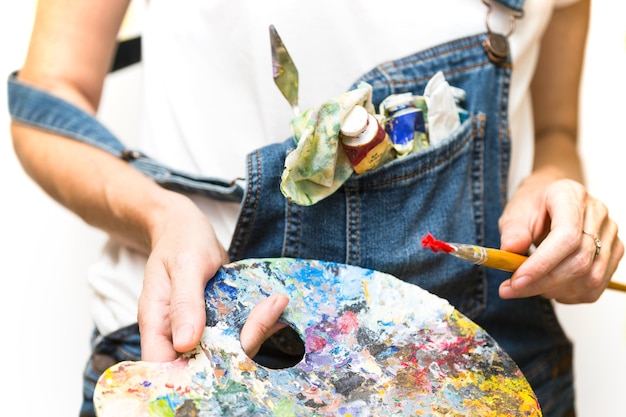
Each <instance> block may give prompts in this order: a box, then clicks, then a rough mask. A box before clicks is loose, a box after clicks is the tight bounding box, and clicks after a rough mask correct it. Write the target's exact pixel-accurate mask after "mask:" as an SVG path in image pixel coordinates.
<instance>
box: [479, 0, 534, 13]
mask: <svg viewBox="0 0 626 417" xmlns="http://www.w3.org/2000/svg"><path fill="white" fill-rule="evenodd" d="M483 1H485V2H487V3H493V2H498V3H500V4H501V5H502V6H504V7H507V8H509V9H512V10H514V11H516V12H518V13H523V11H524V0H483Z"/></svg>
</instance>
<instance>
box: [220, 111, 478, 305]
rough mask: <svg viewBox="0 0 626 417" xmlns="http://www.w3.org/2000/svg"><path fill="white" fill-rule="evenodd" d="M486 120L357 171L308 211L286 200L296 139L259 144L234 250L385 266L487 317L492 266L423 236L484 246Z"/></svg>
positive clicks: (235, 253) (239, 254) (475, 120)
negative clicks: (283, 176)
mask: <svg viewBox="0 0 626 417" xmlns="http://www.w3.org/2000/svg"><path fill="white" fill-rule="evenodd" d="M484 124H485V115H484V114H474V115H471V117H469V118H468V119H467V120H466V121H465V122H464V123H463V124H462V125H461V126H460V127H459V128H458V129H456V130H455V131H454V132H452V134H451V135H450V136H449V137H448V138H446V139H444V140H443V141H442V142H441V143H440V144H438V145H437V146H433V147H432V148H427V149H424V150H422V151H420V152H416V153H414V154H410V155H408V156H406V157H404V158H400V159H397V160H394V161H392V162H390V163H387V164H385V165H383V166H381V167H379V168H377V169H374V170H372V171H370V172H367V173H365V174H361V175H356V174H355V175H353V176H352V177H351V178H350V179H349V180H348V181H346V183H345V184H344V185H343V186H342V187H341V188H340V189H339V190H338V191H337V192H335V193H334V194H333V195H331V196H330V197H328V198H326V199H324V200H322V201H321V202H319V203H317V204H315V205H313V206H307V207H304V206H300V205H297V204H294V203H292V202H289V201H288V200H287V199H285V198H284V197H282V196H280V197H277V196H276V195H277V194H280V193H278V192H277V189H276V188H277V181H276V180H277V179H279V178H280V172H281V170H282V164H281V162H280V161H283V162H284V156H285V155H286V153H287V152H288V151H289V147H290V146H291V145H290V143H289V141H287V142H284V143H283V144H280V145H276V144H275V145H269V146H267V147H264V148H261V149H259V150H258V151H257V152H255V153H253V154H251V155H250V157H249V168H250V169H249V173H248V176H249V177H248V189H247V190H246V193H245V195H244V203H243V205H242V209H241V213H240V219H239V222H238V229H237V231H236V234H235V236H234V238H233V244H232V245H231V256H233V257H234V259H242V258H246V257H268V256H269V257H272V256H274V257H291V258H307V259H318V260H324V261H333V262H340V263H346V264H350V265H358V266H362V267H365V268H370V269H375V270H378V271H382V272H387V273H390V274H392V275H394V276H396V277H398V278H400V279H403V280H405V281H408V282H411V283H414V284H416V285H419V286H420V287H422V288H424V289H426V290H428V291H431V292H433V293H435V294H437V295H438V296H440V297H443V298H446V299H448V300H449V301H450V303H451V304H452V305H453V306H455V307H456V308H457V309H459V310H460V311H462V312H463V313H464V314H466V315H467V316H468V317H473V316H476V315H478V314H479V313H480V312H481V311H482V310H483V308H484V303H485V302H486V300H485V291H486V290H485V285H486V284H485V274H484V272H483V270H482V269H481V268H478V267H475V266H473V265H471V264H469V263H467V262H464V261H460V260H458V259H455V258H453V257H448V256H442V255H440V254H433V253H432V252H431V251H429V250H427V249H424V248H422V246H421V239H422V237H423V236H424V235H425V234H426V233H427V232H431V233H433V234H435V235H436V236H440V237H441V238H444V239H448V240H451V241H458V242H477V239H478V236H480V233H477V231H476V225H477V224H481V223H482V222H480V221H476V220H477V218H479V217H481V216H483V212H484V210H483V199H482V198H481V192H480V191H481V189H482V184H481V181H482V171H483V160H484V158H483V156H482V152H483V149H484ZM281 156H282V158H281ZM322 235H323V236H324V238H323V239H320V236H322ZM478 243H482V242H478ZM235 248H237V249H236V250H234V249H235ZM459 289H462V291H459Z"/></svg>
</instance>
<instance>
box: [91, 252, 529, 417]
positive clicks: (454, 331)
mask: <svg viewBox="0 0 626 417" xmlns="http://www.w3.org/2000/svg"><path fill="white" fill-rule="evenodd" d="M279 292H280V293H284V294H286V295H288V296H289V298H290V300H291V301H290V303H289V305H288V307H287V309H286V310H285V312H284V314H283V318H284V320H285V321H286V322H287V323H289V324H290V325H291V326H292V327H293V328H294V329H295V330H296V331H297V332H298V333H299V335H300V336H301V338H302V339H303V340H304V341H305V355H304V357H303V359H302V361H301V362H300V363H298V364H296V365H295V366H293V367H290V368H285V369H268V368H266V367H263V366H261V365H259V364H257V363H256V362H255V361H253V360H252V359H250V358H248V356H247V355H246V354H245V353H244V351H243V349H242V348H241V345H240V342H239V332H240V330H241V327H242V325H243V323H244V322H245V319H246V318H247V316H248V314H249V312H250V310H251V309H252V308H253V307H254V305H256V303H258V302H259V301H260V300H261V299H263V298H264V297H267V296H268V295H270V294H272V293H279ZM205 298H206V306H207V307H206V308H207V327H206V329H205V332H204V335H203V338H202V341H201V343H200V344H199V345H198V346H197V348H196V349H195V350H193V351H191V352H188V353H186V354H184V355H182V356H181V357H180V358H179V359H177V360H175V361H173V362H168V363H147V362H123V363H120V364H117V365H114V366H113V367H111V368H110V369H108V370H107V371H106V372H105V373H104V374H103V375H102V376H101V378H100V380H99V381H98V385H97V388H96V392H95V396H94V400H95V404H96V411H97V414H98V417H119V416H122V415H123V416H126V417H139V416H167V417H170V416H171V417H175V416H179V417H180V416H198V417H205V416H260V415H266V416H346V417H347V416H387V415H429V416H437V415H464V416H496V415H497V416H503V415H505V416H540V415H541V411H540V409H539V406H538V404H537V400H536V397H535V395H534V393H533V391H532V389H531V388H530V386H529V385H528V382H527V381H526V379H525V378H524V376H523V375H522V373H521V372H520V370H519V369H518V367H517V365H516V364H515V363H514V362H513V361H512V360H511V358H510V357H509V356H508V355H507V354H506V353H505V352H504V351H502V350H501V349H500V348H499V346H498V345H497V343H496V342H495V341H494V340H493V339H492V338H491V337H490V336H489V335H488V334H487V333H486V332H485V331H484V330H483V329H481V328H480V327H479V326H477V325H476V324H474V323H473V322H472V321H470V320H469V319H467V318H466V317H464V316H463V315H462V314H461V313H459V312H458V311H456V310H455V309H454V308H453V307H452V306H451V305H450V304H449V303H448V302H447V301H445V300H443V299H441V298H439V297H436V296H434V295H432V294H430V293H428V292H426V291H424V290H422V289H420V288H419V287H417V286H414V285H411V284H407V283H405V282H402V281H400V280H398V279H397V278H395V277H393V276H391V275H388V274H384V273H381V272H377V271H372V270H368V269H363V268H359V267H355V266H349V265H343V264H336V263H327V262H321V261H311V260H301V259H287V258H280V259H251V260H246V261H241V262H236V263H232V264H229V265H226V266H224V267H223V268H222V269H221V270H220V271H219V272H218V273H217V275H216V276H215V277H214V278H213V279H212V280H211V281H210V282H209V284H208V285H207V288H206V292H205Z"/></svg>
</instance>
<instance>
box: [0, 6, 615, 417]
mask: <svg viewBox="0 0 626 417" xmlns="http://www.w3.org/2000/svg"><path fill="white" fill-rule="evenodd" d="M34 5H35V1H32V0H31V1H27V0H21V1H15V2H8V1H6V2H3V3H2V4H0V52H1V55H0V77H5V76H6V75H8V74H9V72H10V71H12V70H14V69H17V68H19V66H20V65H21V62H22V60H23V58H24V53H25V50H26V45H27V42H28V38H29V34H30V28H31V25H32V15H33V9H34ZM564 43H565V40H564ZM564 47H566V46H565V45H564ZM625 76H626V3H624V2H621V1H620V2H599V1H598V2H595V3H594V5H593V15H592V27H591V33H590V39H589V49H588V59H587V65H586V75H585V84H584V87H583V98H584V103H583V107H582V111H583V120H582V125H581V131H582V137H581V144H580V146H581V151H582V153H583V154H584V155H585V158H586V170H587V179H588V185H589V188H590V189H591V191H592V193H594V194H595V195H597V196H599V197H601V198H602V199H603V200H604V201H605V202H606V203H607V204H608V205H609V207H610V209H611V214H612V216H613V217H614V218H615V219H616V220H617V221H618V223H619V224H620V225H622V226H623V227H626V226H624V225H626V201H624V197H623V193H624V185H623V181H624V179H625V178H626V163H625V161H626V137H625V135H624V128H623V127H622V123H624V114H625V113H626V105H625V104H624V103H625V101H626V78H625ZM140 77H141V70H140V67H138V66H136V67H134V68H131V69H128V70H124V71H121V72H120V73H117V74H115V75H113V76H111V77H110V79H109V80H108V82H107V92H106V94H105V97H104V102H103V106H102V110H101V117H102V118H103V119H104V120H105V121H106V122H108V123H109V124H111V125H112V127H113V131H114V132H115V133H117V134H119V135H121V136H123V137H125V138H132V137H133V136H134V135H135V125H134V124H133V122H132V121H133V119H134V118H135V116H136V108H137V106H136V105H137V103H136V101H135V100H136V97H137V94H138V93H139V86H138V83H139V81H140ZM8 122H9V120H8V111H7V109H6V84H5V83H4V81H2V82H0V190H1V191H0V192H1V193H2V197H1V199H0V201H1V203H0V210H1V211H0V214H1V215H0V267H1V268H2V269H1V271H2V273H1V278H0V332H1V336H0V358H1V359H2V360H3V362H4V363H3V365H2V367H0V370H1V371H0V381H1V382H0V387H1V388H0V398H2V404H3V406H4V409H5V410H12V409H13V410H15V409H20V410H22V411H23V413H24V414H25V415H28V414H34V413H35V412H37V413H38V414H40V415H41V414H43V415H46V416H48V417H56V416H72V415H78V409H79V405H80V401H81V390H82V385H81V374H82V368H83V366H84V363H85V361H86V359H87V357H88V353H89V335H90V332H91V320H90V317H89V316H90V309H89V288H88V286H87V284H86V282H85V272H86V269H87V268H88V265H89V264H90V263H91V261H92V260H93V259H94V258H95V257H96V254H97V253H98V250H99V247H100V246H101V244H102V243H103V242H104V239H105V237H104V235H103V234H102V233H100V232H99V231H96V230H94V229H92V228H90V227H88V226H86V225H85V224H84V223H82V221H81V220H80V219H78V218H77V217H75V216H74V215H72V214H71V213H69V212H68V211H66V210H65V209H63V208H62V207H60V206H59V205H58V204H56V203H55V202H53V201H52V200H50V198H48V197H47V196H46V195H45V194H43V193H42V191H41V190H40V189H39V188H38V187H37V186H36V185H35V184H34V183H33V182H32V181H31V180H30V179H29V178H28V177H27V176H26V175H25V174H24V173H23V171H22V169H21V167H20V166H19V164H18V162H17V160H16V158H15V155H14V153H13V149H12V147H11V140H10V136H9V129H8V124H9V123H8ZM624 271H626V262H624V265H622V267H621V268H620V269H619V270H618V272H617V274H616V275H615V277H614V278H615V280H618V281H621V282H626V276H625V274H626V272H624ZM558 312H559V315H560V316H561V317H562V319H563V323H564V325H565V327H566V330H567V332H568V333H569V335H570V336H571V338H572V339H573V340H574V342H575V346H576V348H575V349H576V350H575V361H576V363H575V366H576V369H575V371H576V376H577V385H576V389H577V395H578V412H579V416H582V417H597V416H603V417H613V416H615V417H619V416H624V415H625V412H624V407H623V396H624V395H625V394H624V387H625V386H626V293H618V292H614V291H607V292H606V293H605V294H604V295H603V296H602V298H601V299H600V301H598V302H597V303H595V304H590V305H580V306H559V307H558ZM31 404H32V406H33V407H35V409H33V410H32V411H29V410H28V407H29V406H30V405H31Z"/></svg>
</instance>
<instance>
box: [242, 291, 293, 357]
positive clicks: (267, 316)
mask: <svg viewBox="0 0 626 417" xmlns="http://www.w3.org/2000/svg"><path fill="white" fill-rule="evenodd" d="M288 303H289V298H288V297H287V296H286V295H284V294H273V295H271V296H269V297H268V298H266V299H264V300H262V301H261V302H260V303H259V304H257V305H256V306H255V307H254V308H253V309H252V311H251V312H250V316H249V317H248V319H247V320H246V323H245V324H244V325H243V327H242V329H241V334H240V339H241V347H242V348H243V350H244V351H245V352H246V354H247V355H248V356H249V357H251V358H252V357H254V356H255V355H256V354H257V352H258V351H259V349H260V347H261V345H262V344H263V342H264V341H265V340H266V339H267V338H268V337H270V336H271V335H272V334H274V333H275V332H277V331H278V330H280V329H282V328H283V327H285V326H286V324H285V323H280V322H279V321H278V319H279V318H280V315H281V314H282V313H283V311H284V310H285V308H286V307H287V304H288Z"/></svg>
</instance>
